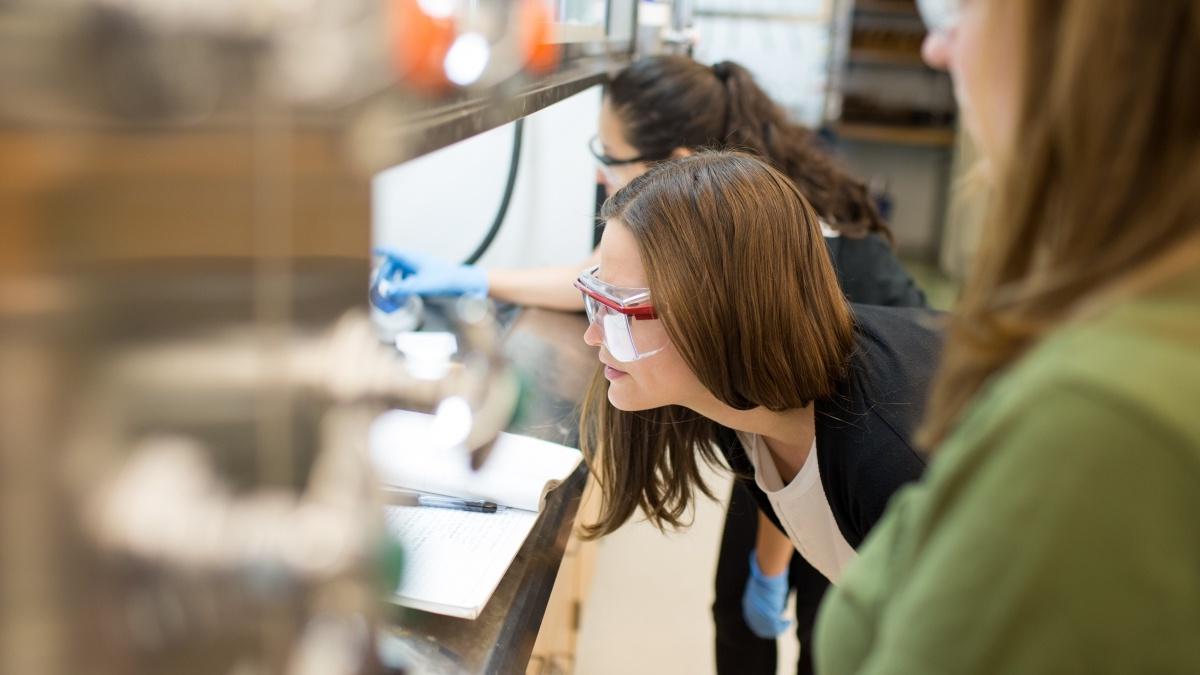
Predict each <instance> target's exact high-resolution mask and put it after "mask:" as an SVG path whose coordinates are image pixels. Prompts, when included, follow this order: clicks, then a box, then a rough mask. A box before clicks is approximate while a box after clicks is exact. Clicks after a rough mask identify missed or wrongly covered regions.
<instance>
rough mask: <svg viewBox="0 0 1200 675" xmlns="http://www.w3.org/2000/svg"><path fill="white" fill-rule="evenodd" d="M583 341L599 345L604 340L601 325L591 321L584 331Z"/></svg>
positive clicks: (589, 344) (592, 345)
mask: <svg viewBox="0 0 1200 675" xmlns="http://www.w3.org/2000/svg"><path fill="white" fill-rule="evenodd" d="M583 341H584V342H586V343H587V344H588V346H590V347H599V346H600V343H602V342H604V333H602V332H601V331H600V327H599V326H597V325H596V324H594V323H589V324H588V327H587V330H585V331H584V332H583Z"/></svg>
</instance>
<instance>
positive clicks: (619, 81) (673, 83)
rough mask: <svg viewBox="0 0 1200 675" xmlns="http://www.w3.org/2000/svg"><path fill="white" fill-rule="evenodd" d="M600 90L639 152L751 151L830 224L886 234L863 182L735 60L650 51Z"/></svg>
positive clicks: (657, 155) (660, 155)
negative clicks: (708, 61)
mask: <svg viewBox="0 0 1200 675" xmlns="http://www.w3.org/2000/svg"><path fill="white" fill-rule="evenodd" d="M606 95H607V97H608V99H609V101H610V103H611V105H612V108H613V110H614V112H616V113H617V115H618V117H619V118H620V119H621V122H622V123H623V126H624V129H625V135H626V139H627V140H628V141H629V143H630V144H631V145H633V147H635V148H637V150H638V153H639V154H641V155H642V156H645V157H650V158H653V159H667V158H668V157H670V155H671V152H672V151H674V150H675V149H676V148H690V149H693V150H699V149H702V148H713V149H737V150H746V151H748V152H753V153H755V154H758V155H759V156H761V157H764V158H766V159H768V160H769V161H770V162H771V163H772V164H773V165H774V166H775V167H776V168H777V169H779V170H780V171H782V172H783V173H785V174H786V175H787V176H788V177H790V178H791V179H792V181H794V182H795V183H796V185H797V187H799V188H800V191H801V193H803V194H804V196H805V197H806V198H807V199H808V201H809V202H810V203H811V204H812V206H813V209H814V210H816V212H817V213H818V214H819V215H820V216H821V218H822V219H824V220H825V221H826V222H827V223H828V224H829V226H830V227H832V228H833V229H835V230H837V231H838V232H840V233H842V234H845V235H847V236H851V237H862V236H865V235H866V234H867V233H868V232H878V233H880V234H882V235H883V236H884V237H885V238H887V239H888V240H889V241H890V240H891V236H892V235H891V231H890V230H889V229H888V227H887V224H886V223H884V221H883V218H882V217H880V215H879V211H878V210H877V209H876V208H875V205H874V203H873V202H872V200H871V197H870V195H869V194H868V193H867V188H866V186H864V185H863V184H862V183H861V182H860V181H858V180H855V179H854V178H853V177H851V176H850V175H849V174H847V173H846V172H844V171H842V170H841V169H840V168H839V167H838V166H837V165H836V164H835V163H834V162H833V160H832V158H831V157H830V156H829V154H828V152H827V151H826V150H825V148H823V147H822V146H821V144H820V142H819V139H817V137H816V134H814V133H813V132H811V131H809V130H808V129H806V128H804V127H803V126H801V125H799V124H796V123H794V122H792V121H790V120H789V119H788V117H787V113H786V112H785V111H784V110H783V109H782V108H781V107H779V105H778V104H776V103H775V101H773V100H771V97H770V96H767V94H766V92H764V91H763V90H762V88H761V87H759V86H758V84H757V83H756V82H755V81H754V76H753V75H751V74H750V71H749V70H746V68H744V67H742V66H741V65H739V64H737V63H734V62H733V61H721V62H720V63H717V64H714V65H713V66H712V67H708V66H705V65H703V64H701V63H698V62H696V61H694V60H692V59H690V58H688V57H685V56H651V57H647V58H644V59H640V60H638V61H636V62H634V63H633V64H632V65H630V66H629V67H628V68H626V69H625V70H623V71H621V72H620V73H619V74H617V76H616V77H615V78H613V80H612V82H610V83H609V85H608V87H607V89H606Z"/></svg>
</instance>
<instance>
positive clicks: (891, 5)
mask: <svg viewBox="0 0 1200 675" xmlns="http://www.w3.org/2000/svg"><path fill="white" fill-rule="evenodd" d="M854 11H856V12H859V13H862V14H874V15H876V16H886V17H890V18H900V19H914V20H920V19H921V15H920V13H919V12H917V7H916V5H914V4H912V3H901V2H896V1H895V0H856V1H855V3H854Z"/></svg>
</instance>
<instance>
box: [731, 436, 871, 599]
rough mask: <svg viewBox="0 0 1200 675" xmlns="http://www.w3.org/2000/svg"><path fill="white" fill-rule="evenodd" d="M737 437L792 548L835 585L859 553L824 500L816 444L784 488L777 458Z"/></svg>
mask: <svg viewBox="0 0 1200 675" xmlns="http://www.w3.org/2000/svg"><path fill="white" fill-rule="evenodd" d="M738 438H739V439H740V440H741V441H742V446H743V447H745V448H746V456H747V457H748V458H749V459H750V463H751V464H752V465H754V482H755V483H757V484H758V487H759V489H761V490H762V491H763V492H765V493H766V495H767V499H769V500H770V501H771V506H772V508H774V509H775V515H776V516H778V518H779V522H780V523H781V524H782V525H783V529H784V532H786V533H787V536H788V539H791V540H792V545H793V546H795V547H796V550H797V551H799V552H800V555H802V556H804V559H805V560H807V561H808V562H809V564H811V565H812V566H813V567H814V568H816V570H817V571H818V572H820V573H821V574H824V575H825V577H826V578H828V579H829V580H830V581H831V582H833V583H835V584H836V583H837V582H838V579H840V578H841V576H842V570H844V569H846V565H848V564H850V561H851V560H853V559H854V557H855V555H856V554H855V552H854V548H853V547H851V546H850V544H848V543H846V538H845V537H843V536H842V531H841V530H839V529H838V525H837V521H836V520H834V518H833V511H832V510H830V508H829V500H828V499H826V498H825V487H824V486H823V485H821V468H820V466H818V462H817V443H816V441H815V440H814V441H813V447H812V450H810V451H809V453H808V459H806V460H805V461H804V466H802V467H800V471H799V473H797V474H796V477H795V478H793V479H792V482H790V483H788V484H787V485H784V484H783V479H782V478H780V476H779V469H778V468H777V467H776V466H775V459H774V458H773V457H771V451H770V450H769V449H768V448H767V446H766V444H765V443H763V442H762V438H761V437H759V436H758V435H757V434H744V433H741V432H738Z"/></svg>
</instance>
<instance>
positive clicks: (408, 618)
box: [380, 308, 596, 675]
mask: <svg viewBox="0 0 1200 675" xmlns="http://www.w3.org/2000/svg"><path fill="white" fill-rule="evenodd" d="M499 316H500V317H501V320H502V321H503V322H504V323H506V324H508V326H507V328H506V329H505V330H506V333H507V335H506V337H505V346H504V351H505V354H506V355H507V357H508V358H509V359H510V361H511V363H512V364H513V366H514V367H515V368H516V370H517V372H518V373H519V375H520V376H521V378H522V380H523V383H524V385H523V386H524V387H525V390H524V393H523V396H522V399H523V400H522V403H521V410H520V415H519V416H518V418H517V421H516V422H515V423H514V425H513V426H512V427H511V428H510V431H513V432H516V433H521V434H525V435H529V436H533V437H536V438H540V439H543V440H548V441H552V442H556V443H562V444H565V445H571V446H576V445H577V443H578V428H577V420H578V414H577V408H578V403H579V401H580V399H581V397H582V395H583V392H584V391H585V389H586V386H587V384H588V381H589V378H590V377H591V375H592V373H594V371H595V368H596V366H595V364H596V357H595V354H594V352H593V351H592V350H591V349H590V348H589V347H587V346H586V345H585V344H584V343H583V332H584V330H585V329H586V327H587V323H586V320H585V318H584V317H583V315H582V314H571V313H566V312H554V311H547V310H538V309H522V310H514V309H511V308H501V310H500V312H499ZM586 485H587V468H586V465H584V464H580V465H579V467H578V468H577V469H576V470H575V472H574V473H573V474H572V475H571V477H570V478H568V479H567V480H566V481H564V482H563V483H562V484H561V485H560V486H558V487H557V488H556V489H555V490H553V491H552V492H551V493H550V495H549V496H548V497H547V501H546V506H545V508H544V509H543V511H542V513H541V516H540V517H539V519H538V522H537V524H536V525H535V526H534V529H533V531H532V532H531V533H530V535H529V538H528V539H526V541H525V544H524V545H523V547H522V548H521V550H520V552H519V553H518V554H517V557H516V559H515V560H514V562H513V564H512V565H511V566H510V567H509V569H508V572H507V573H506V574H505V576H504V578H503V579H502V580H501V582H500V585H499V586H498V587H497V589H496V591H495V593H494V594H493V595H492V597H491V599H490V600H489V601H488V604H487V606H486V607H484V610H483V612H482V613H481V614H480V616H479V617H478V618H477V619H475V620H466V619H459V618H455V617H450V616H443V615H438V614H432V613H428V612H423V611H419V610H412V609H408V608H401V607H391V608H390V609H389V611H388V612H387V615H386V617H385V629H384V632H385V634H386V638H385V639H384V640H383V641H382V642H381V645H380V646H381V649H385V650H389V651H391V652H393V653H395V654H396V655H398V656H400V657H401V658H402V659H403V660H404V661H406V662H407V663H408V664H409V666H410V668H411V671H412V673H413V674H414V675H420V674H425V673H429V674H433V675H460V674H466V673H472V674H473V673H488V674H508V673H550V672H562V669H563V668H564V667H569V666H568V665H567V664H569V661H570V659H571V658H572V655H573V651H574V649H573V647H574V632H575V630H576V629H577V627H578V619H579V612H580V608H581V604H582V599H583V597H582V596H583V595H584V594H585V591H586V587H587V585H588V581H589V579H590V570H591V557H592V555H593V554H594V552H592V551H590V550H589V549H590V548H591V547H593V546H594V544H592V543H587V542H580V541H579V540H578V538H576V537H574V536H572V533H573V531H574V529H575V525H576V523H577V521H578V520H579V516H580V513H581V503H587V504H590V503H591V500H585V499H584V492H585V490H584V488H585V486H586ZM552 596H553V597H552ZM535 644H536V650H535Z"/></svg>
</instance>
